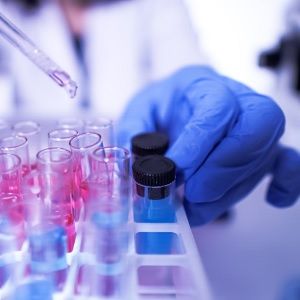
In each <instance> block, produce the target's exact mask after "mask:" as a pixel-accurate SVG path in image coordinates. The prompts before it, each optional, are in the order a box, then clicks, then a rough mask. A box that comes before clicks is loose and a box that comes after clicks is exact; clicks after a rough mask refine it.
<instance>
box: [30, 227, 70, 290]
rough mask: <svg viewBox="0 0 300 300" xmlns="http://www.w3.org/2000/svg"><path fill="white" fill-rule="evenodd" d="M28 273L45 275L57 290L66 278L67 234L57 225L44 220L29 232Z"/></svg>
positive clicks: (62, 285) (61, 287)
mask: <svg viewBox="0 0 300 300" xmlns="http://www.w3.org/2000/svg"><path fill="white" fill-rule="evenodd" d="M28 239H29V254H30V274H32V275H41V276H45V278H47V279H48V280H49V281H50V282H51V283H52V285H53V287H54V289H55V290H57V291H62V290H63V288H64V285H65V282H66V279H67V274H68V264H67V258H66V254H67V236H66V233H65V230H64V229H63V228H62V227H59V226H57V225H53V224H49V223H47V222H44V223H43V224H40V225H37V226H35V227H33V228H31V231H30V233H29V237H28Z"/></svg>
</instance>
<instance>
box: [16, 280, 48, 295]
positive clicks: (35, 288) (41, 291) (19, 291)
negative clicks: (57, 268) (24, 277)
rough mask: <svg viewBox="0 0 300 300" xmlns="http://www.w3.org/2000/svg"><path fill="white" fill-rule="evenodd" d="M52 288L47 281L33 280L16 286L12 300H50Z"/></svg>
mask: <svg viewBox="0 0 300 300" xmlns="http://www.w3.org/2000/svg"><path fill="white" fill-rule="evenodd" d="M52 293H53V287H52V284H51V282H49V281H48V280H45V279H42V280H35V281H30V282H28V283H26V284H22V285H20V286H18V287H17V288H16V290H15V294H14V297H13V300H52V299H53V297H52Z"/></svg>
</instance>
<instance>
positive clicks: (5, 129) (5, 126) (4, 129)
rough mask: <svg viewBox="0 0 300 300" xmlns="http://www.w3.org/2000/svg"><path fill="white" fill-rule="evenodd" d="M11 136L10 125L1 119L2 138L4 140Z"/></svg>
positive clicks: (0, 130) (0, 131)
mask: <svg viewBox="0 0 300 300" xmlns="http://www.w3.org/2000/svg"><path fill="white" fill-rule="evenodd" d="M10 134H11V128H10V125H9V124H8V122H6V121H5V120H3V119H0V138H3V137H5V136H8V135H10Z"/></svg>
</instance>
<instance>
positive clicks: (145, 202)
mask: <svg viewBox="0 0 300 300" xmlns="http://www.w3.org/2000/svg"><path fill="white" fill-rule="evenodd" d="M134 220H135V222H137V223H174V222H176V216H175V208H174V205H173V203H172V199H171V197H170V196H169V197H166V198H163V199H159V200H150V199H148V198H146V197H145V198H142V197H140V198H139V199H137V200H136V201H135V203H134Z"/></svg>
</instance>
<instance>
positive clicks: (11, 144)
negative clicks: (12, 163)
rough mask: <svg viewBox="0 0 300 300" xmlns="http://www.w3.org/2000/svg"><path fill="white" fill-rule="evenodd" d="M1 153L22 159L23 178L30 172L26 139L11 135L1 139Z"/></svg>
mask: <svg viewBox="0 0 300 300" xmlns="http://www.w3.org/2000/svg"><path fill="white" fill-rule="evenodd" d="M0 152H3V153H11V154H15V155H17V156H19V157H20V159H21V166H22V168H21V170H22V176H23V177H24V176H26V175H27V174H28V173H29V172H30V170H31V168H30V162H29V149H28V140H27V138H26V137H24V136H18V135H11V136H7V137H4V138H2V139H0Z"/></svg>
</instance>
